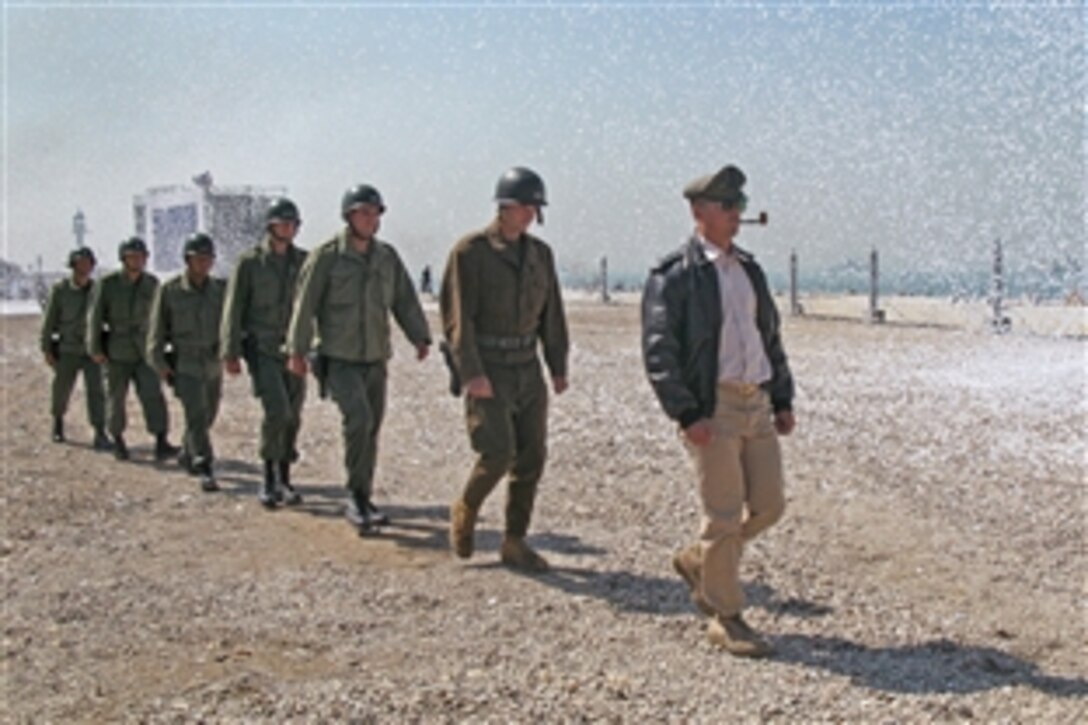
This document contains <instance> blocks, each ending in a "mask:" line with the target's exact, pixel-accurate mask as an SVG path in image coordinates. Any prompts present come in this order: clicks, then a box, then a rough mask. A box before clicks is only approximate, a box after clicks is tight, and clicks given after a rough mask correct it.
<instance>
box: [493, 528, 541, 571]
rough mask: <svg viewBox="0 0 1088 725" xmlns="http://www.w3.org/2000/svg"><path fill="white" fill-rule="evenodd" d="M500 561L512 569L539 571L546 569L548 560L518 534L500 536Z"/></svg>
mask: <svg viewBox="0 0 1088 725" xmlns="http://www.w3.org/2000/svg"><path fill="white" fill-rule="evenodd" d="M499 556H500V557H501V558H502V563H503V564H505V565H506V566H509V567H511V568H513V569H521V570H522V571H527V572H533V573H540V572H545V571H548V569H550V568H551V567H550V566H548V561H547V559H545V558H544V557H543V556H541V555H540V554H538V553H536V552H535V551H533V549H532V548H531V547H530V546H529V545H528V544H526V543H525V539H523V538H522V537H520V536H510V535H506V536H504V537H502V547H501V548H500V549H499Z"/></svg>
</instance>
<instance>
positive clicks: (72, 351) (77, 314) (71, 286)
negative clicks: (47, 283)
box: [41, 277, 95, 355]
mask: <svg viewBox="0 0 1088 725" xmlns="http://www.w3.org/2000/svg"><path fill="white" fill-rule="evenodd" d="M94 287H95V283H94V280H90V281H89V282H88V283H87V284H86V285H85V286H83V287H80V286H78V285H76V283H75V279H73V278H72V277H69V278H68V279H62V280H61V281H59V282H57V283H56V284H55V285H53V287H52V289H50V290H49V299H48V301H47V302H46V303H45V314H43V315H42V331H41V347H42V352H43V353H46V354H54V353H65V354H69V355H86V354H87V351H86V349H85V348H84V346H83V340H84V338H85V337H86V334H87V309H88V307H89V302H90V297H91V291H92V290H93V288H94ZM54 336H56V338H57V340H56V342H57V348H56V349H55V350H54V349H53V344H54Z"/></svg>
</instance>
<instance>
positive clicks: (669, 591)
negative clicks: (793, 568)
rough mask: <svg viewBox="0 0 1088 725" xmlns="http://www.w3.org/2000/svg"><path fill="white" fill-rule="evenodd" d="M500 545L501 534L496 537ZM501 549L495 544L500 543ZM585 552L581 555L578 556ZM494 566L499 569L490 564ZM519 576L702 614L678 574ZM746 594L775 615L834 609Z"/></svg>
mask: <svg viewBox="0 0 1088 725" xmlns="http://www.w3.org/2000/svg"><path fill="white" fill-rule="evenodd" d="M495 536H496V541H497V540H498V538H500V537H499V534H498V533H496V534H495ZM565 539H572V540H576V537H565V536H561V535H552V534H540V535H537V536H530V537H529V542H530V543H531V544H532V545H533V546H534V547H537V548H539V549H540V550H541V551H544V552H548V551H553V552H558V553H575V552H573V551H572V550H571V549H570V548H567V547H565V546H563V545H562V544H559V545H555V544H554V543H553V542H555V541H556V540H559V541H563V540H565ZM580 547H581V548H582V549H583V550H584V552H586V553H593V554H605V553H607V552H606V550H604V549H600V548H596V547H589V546H586V545H584V544H580ZM496 548H497V543H496ZM579 553H583V552H579ZM490 566H499V565H498V564H490ZM511 571H514V572H515V573H517V574H519V575H521V576H525V577H528V578H531V579H533V580H534V581H538V582H540V583H541V584H545V585H548V586H552V587H556V588H557V589H560V590H562V591H564V592H566V593H567V594H570V595H572V596H582V597H594V598H597V599H601V600H602V601H605V602H607V603H608V604H609V606H611V607H613V608H615V609H617V610H619V611H622V612H632V613H636V614H664V615H669V616H680V615H689V614H697V613H698V610H697V609H696V608H695V605H694V604H693V603H692V601H691V596H690V594H689V592H688V588H687V585H686V584H684V582H683V580H681V579H680V578H679V577H678V576H656V575H653V574H635V573H632V572H629V571H622V570H618V571H617V570H612V571H609V570H598V569H591V568H585V567H570V566H553V567H552V569H551V570H550V571H548V572H546V573H544V574H528V573H523V572H518V571H517V570H511ZM744 591H745V596H746V597H747V599H748V602H749V604H750V605H751V606H754V607H759V608H762V609H766V610H767V611H769V612H772V613H776V614H791V615H793V616H796V617H806V618H811V617H823V616H825V615H827V614H830V613H831V612H832V611H833V610H832V609H831V608H830V607H828V606H825V605H822V604H819V603H816V602H810V601H808V600H805V599H799V598H796V597H789V598H779V597H778V595H777V594H776V593H775V592H774V590H773V589H772V588H771V587H768V586H766V585H763V584H746V585H744Z"/></svg>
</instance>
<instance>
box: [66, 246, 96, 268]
mask: <svg viewBox="0 0 1088 725" xmlns="http://www.w3.org/2000/svg"><path fill="white" fill-rule="evenodd" d="M81 259H89V260H91V264H92V265H95V264H98V260H97V259H95V256H94V250H93V249H91V248H90V247H79V248H78V249H73V250H72V251H71V252H69V253H68V267H69V268H71V269H75V267H76V262H78V261H79V260H81Z"/></svg>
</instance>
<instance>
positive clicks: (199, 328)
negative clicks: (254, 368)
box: [147, 272, 226, 471]
mask: <svg viewBox="0 0 1088 725" xmlns="http://www.w3.org/2000/svg"><path fill="white" fill-rule="evenodd" d="M225 289H226V283H225V282H224V281H223V280H221V279H216V278H215V277H208V279H207V280H205V282H204V284H203V285H202V286H200V287H197V286H195V285H193V284H192V283H191V282H190V280H189V277H188V275H187V274H186V273H185V272H182V273H181V274H179V275H178V276H176V277H174V278H172V279H170V280H168V281H167V282H165V283H164V284H163V285H162V286H161V287H159V289H158V291H157V292H156V293H155V300H154V302H153V303H152V305H151V318H150V325H151V327H150V329H149V330H148V333H147V357H148V359H149V360H150V361H151V365H152V366H153V367H154V368H155V370H157V371H158V372H159V373H160V374H161V373H163V372H165V371H168V370H172V371H173V382H174V392H175V394H176V395H177V396H178V398H179V399H180V400H181V405H182V408H184V409H185V437H184V443H183V448H184V455H185V457H186V458H188V460H190V461H192V465H193V467H194V468H195V469H196V470H198V471H199V470H210V466H211V463H212V461H213V460H214V453H213V451H212V443H211V438H210V437H209V435H208V432H209V431H210V430H211V427H212V425H213V424H214V423H215V417H216V415H217V414H218V412H219V400H220V397H221V395H222V390H223V374H222V368H221V367H220V364H219V327H220V322H221V317H222V312H223V297H224V292H225ZM167 345H170V346H171V347H172V349H173V356H174V358H175V359H174V360H172V361H170V362H168V361H167V357H166V347H167Z"/></svg>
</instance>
